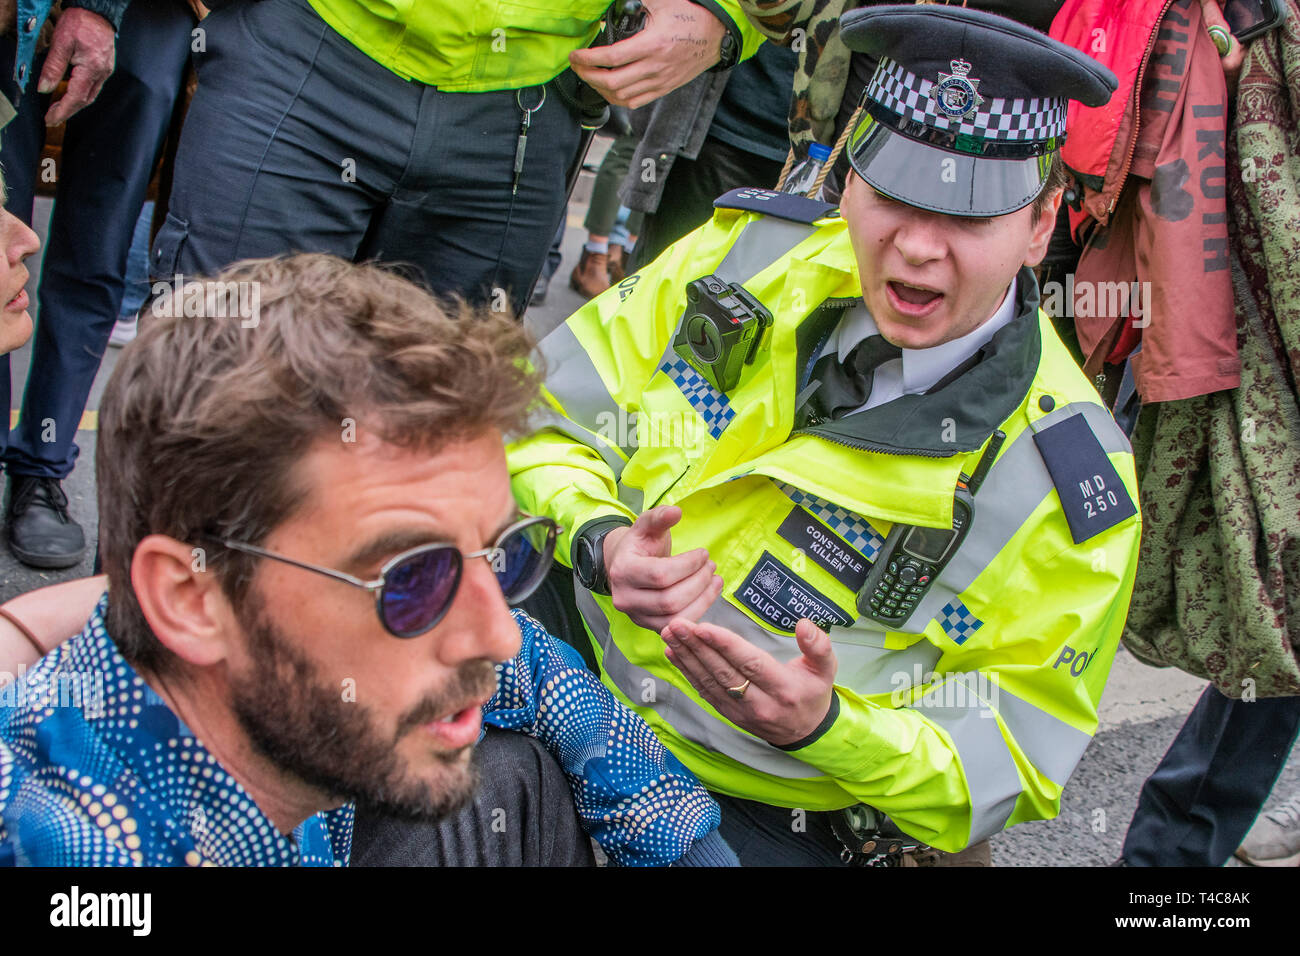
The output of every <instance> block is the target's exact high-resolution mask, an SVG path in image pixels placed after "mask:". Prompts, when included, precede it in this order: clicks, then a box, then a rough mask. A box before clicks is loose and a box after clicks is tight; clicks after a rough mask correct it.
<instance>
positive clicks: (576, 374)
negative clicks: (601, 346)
mask: <svg viewBox="0 0 1300 956" xmlns="http://www.w3.org/2000/svg"><path fill="white" fill-rule="evenodd" d="M537 352H538V354H539V355H540V356H541V359H542V362H543V364H544V367H545V369H546V389H547V391H549V392H550V393H551V394H552V395H554V396H555V398H556V400H558V401H559V403H560V404H561V405H562V406H563V407H564V414H565V415H567V416H568V417H569V418H571V419H572V420H573V421H575V422H577V423H578V424H580V425H583V426H586V427H587V428H597V427H599V416H600V415H601V414H602V413H606V414H609V415H612V416H613V418H612V421H613V422H615V424H617V423H618V421H619V407H618V403H617V402H615V401H614V397H613V396H612V395H610V394H609V389H607V388H606V387H605V381H604V379H602V378H601V377H600V372H598V371H596V366H595V365H594V364H592V361H591V356H589V355H588V354H587V350H586V349H584V348H583V347H582V343H581V342H579V341H578V337H577V336H576V335H574V334H573V330H572V329H570V328H569V323H567V322H564V323H561V324H560V325H557V326H556V327H555V329H554V330H552V331H551V333H550V334H549V335H547V336H546V338H544V339H542V341H541V342H539V343H538V345H537Z"/></svg>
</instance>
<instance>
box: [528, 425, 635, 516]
mask: <svg viewBox="0 0 1300 956" xmlns="http://www.w3.org/2000/svg"><path fill="white" fill-rule="evenodd" d="M543 428H552V429H554V430H555V431H557V432H559V433H560V434H561V435H565V436H567V437H569V438H572V439H573V440H574V441H576V442H577V443H578V444H580V445H586V446H587V447H588V448H590V449H592V450H593V451H595V452H596V454H598V455H600V457H601V458H602V459H604V461H605V464H607V465H609V468H610V471H612V472H614V477H615V478H618V477H619V476H620V475H621V474H623V466H624V465H625V464H626V463H627V462H626V460H625V459H624V458H623V456H622V455H620V454H619V453H618V451H617V450H616V449H615V446H613V445H611V444H610V443H609V442H607V441H605V439H603V438H601V437H600V436H599V435H597V434H596V433H595V432H593V431H588V430H587V429H585V428H583V427H582V426H581V425H578V424H575V423H574V422H572V421H570V420H569V419H567V418H565V417H564V416H563V415H561V414H560V413H559V412H557V411H556V410H555V409H553V408H550V407H549V406H544V407H539V408H537V409H535V410H534V411H533V412H532V414H531V415H530V416H529V419H528V430H529V433H530V434H531V433H534V432H539V431H541V430H542V429H543ZM622 497H623V496H622V494H620V495H619V499H620V500H622Z"/></svg>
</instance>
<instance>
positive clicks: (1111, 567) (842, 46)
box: [0, 0, 1300, 866]
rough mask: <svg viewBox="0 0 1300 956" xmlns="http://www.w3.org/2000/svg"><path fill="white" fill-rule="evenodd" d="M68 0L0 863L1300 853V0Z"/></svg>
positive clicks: (13, 253) (11, 504) (16, 323)
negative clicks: (1137, 718) (497, 2)
mask: <svg viewBox="0 0 1300 956" xmlns="http://www.w3.org/2000/svg"><path fill="white" fill-rule="evenodd" d="M36 6H37V7H39V9H35V10H29V9H28V5H26V4H25V3H24V4H20V5H18V6H17V8H16V9H15V8H14V7H13V6H12V5H11V6H10V7H9V8H8V10H7V11H6V10H5V9H4V4H3V3H0V16H3V18H4V19H3V23H2V26H3V32H4V34H5V35H4V36H3V37H0V61H3V62H4V63H8V59H6V58H11V59H12V61H13V68H12V70H10V69H9V68H8V67H7V66H5V67H3V72H4V73H5V81H6V88H5V89H4V90H3V92H4V95H3V96H0V109H3V108H4V107H5V106H6V105H9V106H11V107H12V109H11V110H10V112H11V113H12V117H11V118H10V121H9V122H8V124H7V125H6V126H4V127H3V129H0V164H2V165H3V170H4V176H5V181H6V183H7V185H8V192H7V194H6V210H5V212H4V213H3V218H0V243H2V245H3V250H4V259H3V262H0V268H2V269H3V270H4V272H3V286H4V289H5V295H6V296H7V298H5V302H6V305H5V306H4V312H3V314H2V315H0V352H4V353H7V352H10V351H13V350H14V349H16V348H18V347H20V346H22V345H23V344H24V343H25V342H26V341H27V340H28V338H32V351H31V366H30V371H29V374H28V381H27V386H26V389H25V391H24V393H23V396H22V400H21V408H20V410H19V412H18V417H17V423H16V425H14V426H13V427H12V429H11V431H10V433H9V436H10V437H9V440H8V441H7V442H6V444H5V446H4V451H3V461H4V466H5V469H6V471H7V472H8V487H7V497H6V506H5V513H4V521H5V538H6V542H7V544H8V547H9V549H10V551H11V552H12V553H13V555H14V556H15V557H16V558H17V559H18V560H19V561H21V562H23V563H25V564H27V565H30V566H32V567H36V568H52V569H66V568H72V567H75V566H76V565H78V564H79V563H80V562H81V561H82V560H83V558H84V557H85V555H86V554H87V552H88V551H93V553H94V555H95V573H94V575H93V576H91V577H81V578H71V579H68V580H64V581H62V582H61V583H58V584H54V585H52V586H49V587H45V588H41V589H39V590H35V591H31V592H28V593H25V594H22V595H19V596H16V597H14V598H12V599H11V600H9V601H8V602H6V603H5V604H3V605H0V865H38V866H39V865H105V866H109V865H123V866H132V865H136V866H139V865H178V866H180V865H189V866H198V865H304V866H306V865H310V866H342V865H348V864H352V865H368V866H382V865H521V864H524V865H591V864H592V863H594V862H595V861H596V855H594V853H595V848H599V851H600V855H602V856H603V857H604V858H605V859H606V860H607V861H608V862H609V863H611V864H614V865H679V866H681V865H685V866H736V865H841V866H896V865H903V866H987V865H990V863H991V858H992V856H991V849H990V844H989V839H990V838H991V837H995V836H996V835H997V834H998V833H1000V832H1002V831H1003V830H1005V829H1006V828H1007V827H1010V826H1013V825H1016V824H1019V823H1022V822H1026V821H1033V820H1044V819H1051V818H1052V817H1054V816H1056V815H1057V814H1058V813H1059V812H1060V808H1061V800H1062V794H1063V792H1064V789H1065V788H1066V786H1067V783H1068V781H1069V779H1070V777H1071V775H1072V774H1073V773H1074V771H1075V769H1076V767H1077V766H1078V764H1079V761H1080V759H1081V758H1082V756H1083V754H1084V752H1085V750H1086V748H1087V747H1088V745H1089V743H1090V742H1091V740H1092V739H1093V736H1094V734H1095V733H1096V731H1097V727H1098V710H1099V708H1100V706H1101V700H1102V694H1103V692H1104V689H1105V687H1106V682H1107V677H1108V675H1109V672H1110V669H1111V666H1112V663H1113V661H1114V658H1115V655H1116V653H1117V651H1118V650H1119V647H1120V644H1121V642H1123V643H1124V644H1125V645H1126V646H1127V647H1128V648H1129V649H1130V650H1131V651H1132V652H1133V653H1134V654H1135V655H1137V656H1138V657H1140V658H1141V659H1142V660H1144V661H1148V662H1150V663H1153V664H1161V665H1173V666H1177V667H1180V668H1183V669H1185V670H1187V671H1189V672H1191V673H1193V674H1196V675H1197V676H1200V677H1204V678H1206V679H1207V680H1209V681H1210V684H1209V686H1207V688H1206V690H1205V692H1204V694H1203V696H1202V697H1201V699H1200V701H1199V702H1198V704H1197V706H1196V709H1195V710H1194V711H1193V712H1192V714H1191V715H1190V716H1189V718H1188V721H1187V724H1186V725H1185V726H1184V728H1183V730H1182V731H1181V732H1180V734H1179V735H1178V737H1177V739H1176V740H1175V741H1174V743H1173V745H1172V746H1171V747H1170V749H1169V752H1168V753H1167V754H1166V755H1165V758H1164V760H1163V761H1162V762H1161V764H1160V766H1159V767H1158V768H1157V770H1156V771H1155V773H1154V774H1153V775H1152V776H1151V777H1150V779H1149V780H1148V781H1147V782H1146V784H1145V786H1144V787H1143V790H1142V793H1141V797H1140V800H1139V805H1138V810H1137V812H1136V814H1135V815H1134V818H1133V821H1132V824H1131V826H1130V828H1129V832H1128V835H1127V838H1126V840H1125V843H1124V848H1123V853H1122V856H1121V857H1120V859H1119V860H1118V861H1116V862H1118V863H1120V864H1124V865H1132V866H1159V865H1210V866H1218V865H1222V864H1223V863H1224V862H1225V861H1227V860H1228V859H1229V857H1231V856H1232V855H1233V854H1234V853H1236V854H1237V855H1238V856H1240V857H1241V858H1242V859H1243V860H1245V861H1246V862H1249V863H1252V864H1259V865H1270V866H1277V865H1295V864H1297V863H1300V809H1297V806H1298V805H1297V803H1296V801H1295V800H1292V801H1289V802H1286V803H1284V804H1283V805H1282V806H1281V808H1280V809H1279V810H1277V811H1274V812H1272V813H1271V814H1269V815H1267V816H1264V817H1260V810H1261V808H1262V807H1263V806H1264V805H1265V803H1266V801H1267V800H1268V799H1269V796H1270V793H1271V791H1272V789H1273V786H1274V783H1275V781H1276V780H1277V778H1278V775H1279V773H1280V772H1281V769H1282V767H1283V766H1284V765H1285V764H1286V762H1287V760H1288V758H1289V755H1290V751H1291V747H1292V745H1293V744H1294V742H1295V739H1296V736H1297V733H1300V658H1297V655H1296V653H1295V651H1294V649H1293V648H1294V643H1293V641H1294V639H1295V638H1296V635H1295V633H1294V630H1295V625H1294V623H1292V622H1291V621H1290V620H1288V619H1287V615H1286V614H1285V610H1286V607H1287V597H1288V595H1290V594H1291V593H1293V592H1294V589H1295V587H1296V582H1297V581H1300V566H1297V558H1296V551H1295V546H1294V544H1293V542H1294V541H1296V540H1297V534H1300V512H1297V511H1296V509H1295V506H1294V493H1293V491H1294V482H1295V481H1296V480H1297V479H1298V478H1300V459H1298V458H1295V456H1296V454H1297V452H1296V448H1297V447H1300V446H1297V445H1296V444H1295V442H1294V441H1292V439H1297V440H1300V435H1295V434H1292V433H1293V432H1294V431H1296V429H1297V422H1300V415H1297V414H1296V411H1297V408H1296V406H1297V395H1298V394H1300V393H1297V390H1296V371H1297V370H1296V369H1295V368H1294V357H1295V356H1296V355H1300V346H1297V334H1300V291H1298V289H1300V287H1298V286H1297V281H1298V280H1297V276H1296V274H1295V263H1296V262H1297V261H1300V249H1297V243H1300V237H1298V236H1297V233H1296V230H1294V228H1289V227H1288V226H1287V225H1286V224H1287V223H1288V222H1292V223H1293V222H1294V218H1295V215H1296V212H1297V210H1300V143H1298V142H1297V141H1296V139H1295V129H1296V128H1297V127H1296V119H1297V117H1298V116H1300V89H1297V88H1295V87H1294V84H1295V81H1296V77H1300V72H1297V71H1296V70H1295V69H1293V68H1291V67H1294V65H1295V64H1297V63H1300V10H1297V8H1296V5H1295V3H1294V0H1289V2H1286V3H1284V4H1282V6H1281V9H1282V10H1283V11H1286V10H1289V11H1290V16H1289V18H1288V19H1285V20H1283V21H1281V22H1280V23H1269V24H1266V25H1264V26H1267V27H1268V28H1267V29H1262V28H1259V27H1258V26H1257V27H1256V29H1255V30H1254V32H1248V31H1246V30H1245V29H1244V28H1243V27H1242V25H1241V24H1240V23H1237V22H1233V21H1232V18H1231V17H1228V18H1225V9H1224V8H1223V7H1222V6H1221V3H1220V0H1174V2H1172V3H1167V2H1142V3H1133V4H1127V5H1120V8H1119V9H1117V5H1115V4H1109V3H1103V2H1100V0H982V2H972V3H971V4H969V5H967V4H962V5H955V4H953V5H949V4H943V3H930V2H921V3H917V4H903V5H893V4H888V5H881V4H875V3H865V4H863V3H858V2H846V0H831V2H827V0H792V2H784V3H780V4H772V3H770V2H768V0H644V2H643V3H642V2H638V0H619V2H616V3H615V4H614V5H613V6H610V5H608V4H607V3H606V2H604V0H554V2H547V3H536V4H533V5H530V6H522V5H509V6H508V7H507V6H505V5H503V6H502V7H501V9H499V10H496V9H495V8H494V12H493V13H492V14H491V15H487V14H482V13H481V11H479V8H478V7H477V6H476V5H473V4H461V5H455V4H448V3H442V2H434V0H429V2H425V3H420V4H416V5H414V6H410V7H404V8H397V7H392V6H384V5H379V6H375V5H370V4H366V3H362V2H359V0H223V2H221V3H218V4H214V5H212V7H211V9H209V7H207V6H204V5H203V4H201V3H198V2H197V0H130V2H128V0H76V2H74V0H63V2H62V4H61V5H60V4H54V5H53V6H51V5H50V3H49V2H48V0H45V2H40V0H38V3H37V4H36ZM1227 12H1229V13H1231V11H1227ZM616 28H617V29H616ZM1234 30H1235V31H1237V34H1240V35H1241V37H1242V38H1238V36H1237V35H1235V34H1234V32H1233V31H1234ZM1098 37H1101V40H1100V42H1099V40H1098ZM32 72H34V73H37V74H38V75H39V81H37V82H36V84H35V87H34V88H33V87H32V84H31V83H29V82H28V80H29V73H32ZM195 81H196V82H195ZM1288 83H1290V84H1291V85H1290V86H1288ZM3 119H4V117H3V116H0V120H3ZM56 127H61V128H62V130H63V132H62V138H61V140H60V145H59V152H58V155H57V156H56V157H55V158H54V159H51V158H50V157H49V144H48V143H47V138H48V137H47V130H48V129H53V128H56ZM601 127H603V128H604V132H606V133H608V134H610V135H611V136H612V137H613V143H612V145H611V146H610V148H609V149H608V151H607V152H606V154H605V157H604V159H603V161H602V162H601V164H600V167H599V171H598V173H597V176H596V178H595V184H594V192H593V195H592V199H591V202H590V206H589V209H588V213H587V217H586V220H585V222H584V223H583V225H584V229H585V231H586V240H585V243H584V245H583V249H582V252H581V256H580V259H579V261H578V262H577V263H576V264H575V265H574V266H573V268H572V271H571V273H570V275H569V284H570V286H571V288H572V289H573V290H574V291H576V292H578V293H579V294H580V295H581V297H582V299H583V300H584V301H585V302H586V304H585V305H584V306H582V307H581V308H580V309H578V310H577V311H576V312H575V313H574V314H573V315H572V316H570V317H568V319H567V320H565V321H563V322H561V323H560V324H559V325H558V326H556V327H554V328H553V329H551V330H549V331H547V332H546V334H544V335H542V336H541V337H540V339H538V340H534V338H533V337H531V336H530V335H529V334H528V333H527V332H526V331H525V324H524V323H523V321H522V320H523V317H524V313H525V311H526V310H527V309H528V307H529V304H530V302H531V303H532V304H534V305H537V304H541V303H543V302H545V301H546V298H547V295H548V285H549V283H550V281H551V277H552V276H553V275H554V274H555V273H556V272H557V271H558V270H559V245H560V241H561V240H562V238H563V236H564V231H565V227H566V224H567V215H568V213H567V210H568V206H569V198H570V191H571V189H572V187H573V184H574V182H575V180H576V178H577V177H578V174H579V172H580V171H581V169H582V168H583V164H584V161H585V158H586V152H587V148H588V146H589V144H590V141H591V138H592V135H593V132H594V131H595V130H597V129H599V128H601ZM47 164H52V167H53V169H54V170H55V174H54V175H53V176H52V177H51V176H47V175H45V171H46V170H47V169H48V168H50V167H49V166H48V165H47ZM42 183H46V184H50V183H52V184H53V191H54V194H55V196H54V198H55V204H54V207H53V213H52V216H51V219H50V226H49V232H48V235H49V239H48V244H47V247H46V249H45V250H44V256H43V261H44V266H43V269H42V274H41V276H40V280H39V284H38V285H37V291H36V296H35V298H36V300H37V302H36V303H35V304H36V305H39V309H38V311H37V322H36V324H35V332H34V335H33V326H32V319H31V314H30V311H29V306H31V305H32V304H31V303H29V302H28V297H27V293H26V291H24V290H25V288H26V287H27V285H28V279H29V276H28V273H27V268H26V266H24V264H23V263H24V260H27V259H29V257H31V256H32V255H34V254H35V253H36V252H37V251H38V250H39V240H38V239H37V236H36V234H35V233H34V232H33V231H32V229H31V227H30V223H31V220H32V216H33V209H34V197H35V195H36V194H37V193H38V192H39V191H41V188H42ZM150 197H155V198H154V199H151V198H150ZM142 210H143V211H142ZM146 275H147V276H148V282H147V283H144V284H147V286H148V288H149V292H148V294H147V295H146V294H138V292H139V287H140V286H141V285H142V282H141V277H142V276H146ZM1060 289H1066V290H1068V291H1067V292H1066V293H1065V294H1064V295H1061V294H1058V292H1059V290H1060ZM124 302H125V303H127V304H126V305H125V306H124ZM115 326H116V330H115ZM110 340H111V341H112V342H113V343H114V344H120V345H124V346H125V347H124V350H123V352H122V354H121V356H120V357H119V359H118V361H117V363H116V366H115V368H114V369H113V371H112V374H111V376H109V379H108V383H107V385H106V387H105V390H104V394H103V398H102V400H101V402H100V405H99V410H98V435H97V439H96V450H95V484H96V496H97V501H98V535H97V540H94V541H87V540H86V535H85V533H84V531H83V528H82V526H81V523H80V522H79V521H78V519H77V516H76V515H74V514H73V513H72V512H71V510H70V508H69V502H68V498H67V495H66V494H65V492H64V490H63V487H62V483H63V482H64V481H65V480H66V479H67V478H68V476H69V474H70V473H71V472H72V470H73V468H74V466H75V463H76V460H77V455H78V449H77V445H76V442H75V440H74V439H75V435H76V431H77V427H78V423H79V422H80V420H81V417H82V414H83V411H84V410H85V407H86V404H87V401H88V396H89V394H90V391H91V386H92V383H93V381H94V379H95V376H96V374H97V372H98V370H99V365H100V362H101V360H102V357H103V355H104V354H105V351H106V349H107V348H108V347H109V344H110ZM5 366H6V370H7V368H8V362H7V360H6V362H5ZM6 375H7V371H6ZM5 381H6V382H7V381H8V379H7V378H6V379H5ZM5 391H6V394H7V391H8V386H7V385H6V389H5ZM1293 461H1294V462H1296V465H1295V467H1292V462H1293ZM361 591H365V592H368V593H367V594H364V595H363V594H361V593H360V592H361ZM1257 818H1259V819H1258V820H1257Z"/></svg>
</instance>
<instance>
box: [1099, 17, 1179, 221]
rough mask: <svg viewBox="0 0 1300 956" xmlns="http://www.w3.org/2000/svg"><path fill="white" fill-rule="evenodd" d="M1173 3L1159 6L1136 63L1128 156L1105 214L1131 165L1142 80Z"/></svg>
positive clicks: (1138, 125) (1139, 120) (1138, 124)
mask: <svg viewBox="0 0 1300 956" xmlns="http://www.w3.org/2000/svg"><path fill="white" fill-rule="evenodd" d="M1173 5H1174V0H1165V5H1164V6H1163V7H1161V8H1160V16H1158V17H1157V18H1156V25H1155V29H1153V30H1152V31H1151V38H1150V39H1149V40H1147V49H1146V52H1145V53H1143V54H1142V62H1141V64H1139V65H1138V75H1137V83H1136V84H1135V85H1134V87H1133V135H1132V137H1131V138H1130V142H1129V147H1128V157H1127V158H1126V159H1125V160H1124V168H1123V169H1121V170H1120V173H1119V181H1118V184H1117V187H1116V189H1115V198H1114V199H1112V200H1111V201H1110V208H1109V209H1107V210H1106V215H1107V216H1109V215H1110V214H1111V213H1113V212H1114V211H1115V206H1116V205H1117V204H1118V203H1119V197H1120V194H1121V193H1123V191H1124V183H1125V182H1126V181H1127V180H1128V171H1129V168H1130V167H1131V166H1132V165H1133V156H1134V154H1136V153H1137V145H1138V133H1139V132H1141V130H1142V80H1143V78H1144V77H1145V76H1146V72H1147V61H1148V60H1150V58H1151V51H1152V50H1154V49H1155V48H1156V39H1157V38H1158V37H1159V35H1160V24H1161V23H1163V22H1164V19H1165V14H1166V13H1167V12H1168V11H1169V8H1170V7H1172V6H1173Z"/></svg>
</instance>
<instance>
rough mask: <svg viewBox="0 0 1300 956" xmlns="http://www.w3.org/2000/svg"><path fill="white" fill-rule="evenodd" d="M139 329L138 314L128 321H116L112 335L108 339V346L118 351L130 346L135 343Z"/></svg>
mask: <svg viewBox="0 0 1300 956" xmlns="http://www.w3.org/2000/svg"><path fill="white" fill-rule="evenodd" d="M139 329H140V313H138V312H137V313H136V314H135V315H133V316H131V318H129V319H118V320H117V324H116V325H114V326H113V334H112V335H110V336H109V337H108V344H109V345H111V346H113V348H118V349H120V348H121V347H122V346H124V345H130V344H131V343H132V342H134V341H135V336H136V332H137V331H139Z"/></svg>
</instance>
